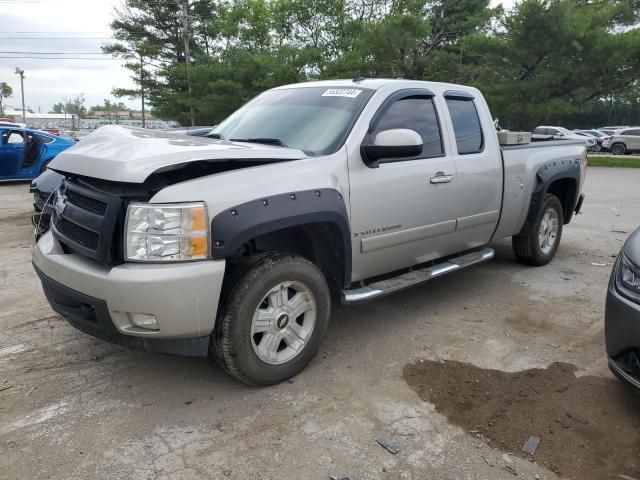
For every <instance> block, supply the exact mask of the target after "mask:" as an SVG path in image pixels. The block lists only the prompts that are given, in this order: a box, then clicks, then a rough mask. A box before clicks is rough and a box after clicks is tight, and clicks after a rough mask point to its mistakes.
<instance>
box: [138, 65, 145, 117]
mask: <svg viewBox="0 0 640 480" xmlns="http://www.w3.org/2000/svg"><path fill="white" fill-rule="evenodd" d="M138 55H140V98H141V99H142V128H146V123H145V118H144V83H143V82H144V57H143V56H142V54H141V53H139V54H138Z"/></svg>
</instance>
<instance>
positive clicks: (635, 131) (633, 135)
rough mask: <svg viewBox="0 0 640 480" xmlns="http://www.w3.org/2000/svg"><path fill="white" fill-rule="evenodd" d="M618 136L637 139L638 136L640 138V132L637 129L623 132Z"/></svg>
mask: <svg viewBox="0 0 640 480" xmlns="http://www.w3.org/2000/svg"><path fill="white" fill-rule="evenodd" d="M620 135H631V136H632V137H638V136H640V130H638V129H635V130H625V131H624V132H621V133H620Z"/></svg>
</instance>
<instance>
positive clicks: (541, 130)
mask: <svg viewBox="0 0 640 480" xmlns="http://www.w3.org/2000/svg"><path fill="white" fill-rule="evenodd" d="M533 133H535V134H536V135H546V130H545V129H544V128H536V129H535V130H534V131H533Z"/></svg>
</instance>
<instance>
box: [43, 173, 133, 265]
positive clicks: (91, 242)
mask: <svg viewBox="0 0 640 480" xmlns="http://www.w3.org/2000/svg"><path fill="white" fill-rule="evenodd" d="M122 205H123V202H122V199H121V198H119V197H117V196H114V195H111V194H109V193H105V192H103V191H98V190H94V189H93V188H90V187H87V186H85V185H84V184H82V185H81V184H79V183H75V182H74V181H72V180H69V179H67V180H65V182H64V183H63V185H62V186H61V187H60V189H59V190H58V192H57V193H56V198H55V199H54V201H53V205H52V216H51V229H52V231H53V234H54V235H55V237H56V238H57V239H58V240H59V241H60V243H62V244H63V245H64V246H65V247H67V249H68V250H71V251H72V252H74V253H80V254H82V255H84V256H86V257H89V258H93V259H94V260H97V261H99V262H101V263H106V264H110V265H112V264H117V263H120V255H119V253H120V242H119V235H117V232H116V230H117V228H118V225H119V222H120V221H121V220H120V219H121V217H122V211H123V206H122Z"/></svg>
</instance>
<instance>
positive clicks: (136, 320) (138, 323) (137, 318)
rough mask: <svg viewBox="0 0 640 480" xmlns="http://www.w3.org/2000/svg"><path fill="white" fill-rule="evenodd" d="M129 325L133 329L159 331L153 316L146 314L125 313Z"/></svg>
mask: <svg viewBox="0 0 640 480" xmlns="http://www.w3.org/2000/svg"><path fill="white" fill-rule="evenodd" d="M127 317H129V321H130V322H131V325H133V326H134V327H139V328H144V329H145V330H160V327H159V326H158V321H157V320H156V316H155V315H150V314H148V313H131V312H129V313H127Z"/></svg>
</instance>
